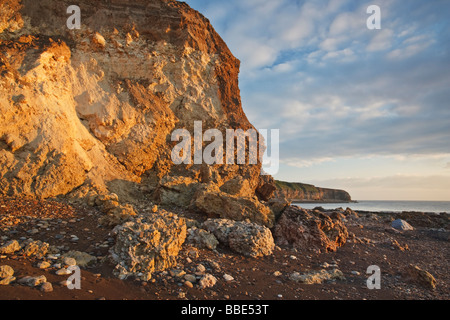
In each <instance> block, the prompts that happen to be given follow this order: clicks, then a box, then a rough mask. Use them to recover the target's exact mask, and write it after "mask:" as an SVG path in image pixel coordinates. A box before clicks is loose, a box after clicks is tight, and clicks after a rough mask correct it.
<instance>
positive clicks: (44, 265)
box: [36, 261, 51, 269]
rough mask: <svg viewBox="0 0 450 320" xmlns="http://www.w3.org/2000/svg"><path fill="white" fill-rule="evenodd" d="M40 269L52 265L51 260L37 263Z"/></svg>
mask: <svg viewBox="0 0 450 320" xmlns="http://www.w3.org/2000/svg"><path fill="white" fill-rule="evenodd" d="M36 266H37V267H38V268H39V269H47V268H49V267H50V266H51V264H50V262H48V261H39V262H38V263H37V265H36Z"/></svg>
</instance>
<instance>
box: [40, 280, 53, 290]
mask: <svg viewBox="0 0 450 320" xmlns="http://www.w3.org/2000/svg"><path fill="white" fill-rule="evenodd" d="M41 291H42V292H52V291H53V286H52V284H51V283H50V282H44V283H42V285H41Z"/></svg>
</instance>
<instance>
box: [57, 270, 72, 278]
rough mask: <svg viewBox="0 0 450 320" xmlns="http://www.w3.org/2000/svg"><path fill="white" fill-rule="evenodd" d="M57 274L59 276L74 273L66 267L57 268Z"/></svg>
mask: <svg viewBox="0 0 450 320" xmlns="http://www.w3.org/2000/svg"><path fill="white" fill-rule="evenodd" d="M55 274H56V275H58V276H64V275H68V274H72V272H71V271H70V270H68V269H66V268H61V269H59V270H56V272H55Z"/></svg>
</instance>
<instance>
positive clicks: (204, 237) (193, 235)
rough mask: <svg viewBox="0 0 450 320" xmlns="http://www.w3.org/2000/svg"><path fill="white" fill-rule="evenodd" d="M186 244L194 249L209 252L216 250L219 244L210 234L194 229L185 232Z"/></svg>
mask: <svg viewBox="0 0 450 320" xmlns="http://www.w3.org/2000/svg"><path fill="white" fill-rule="evenodd" d="M186 242H187V243H189V244H192V245H194V246H196V247H199V248H206V249H210V250H214V249H216V247H217V245H218V244H219V241H217V239H216V237H215V236H214V235H213V234H212V233H211V232H209V231H207V230H204V229H199V228H196V227H193V228H189V229H188V230H187V239H186Z"/></svg>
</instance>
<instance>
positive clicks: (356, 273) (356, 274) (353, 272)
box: [352, 271, 360, 276]
mask: <svg viewBox="0 0 450 320" xmlns="http://www.w3.org/2000/svg"><path fill="white" fill-rule="evenodd" d="M352 274H353V275H355V276H359V275H360V273H359V272H358V271H352Z"/></svg>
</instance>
